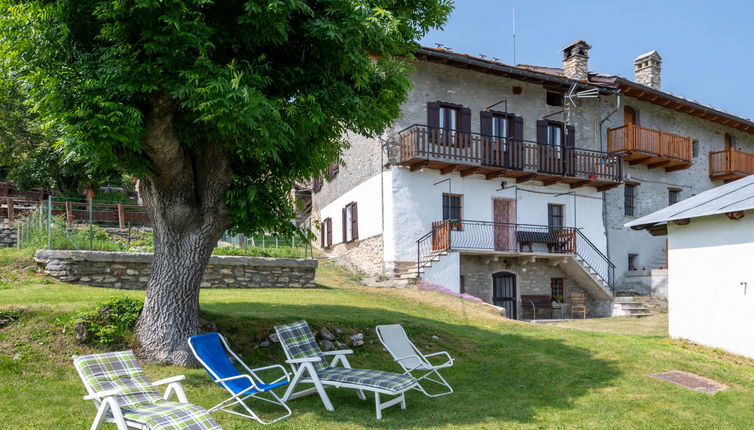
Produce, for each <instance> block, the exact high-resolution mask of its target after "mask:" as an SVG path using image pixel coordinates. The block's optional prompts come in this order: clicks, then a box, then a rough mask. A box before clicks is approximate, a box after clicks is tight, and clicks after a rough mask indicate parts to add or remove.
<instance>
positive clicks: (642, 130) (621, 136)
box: [607, 124, 692, 171]
mask: <svg viewBox="0 0 754 430" xmlns="http://www.w3.org/2000/svg"><path fill="white" fill-rule="evenodd" d="M691 148H692V139H691V138H690V137H684V136H679V135H677V134H673V133H666V132H664V131H662V130H654V129H651V128H646V127H640V126H638V125H635V124H626V125H623V126H620V127H616V128H611V129H608V130H607V150H608V151H609V152H610V153H613V154H621V155H622V156H623V159H624V160H626V161H628V162H629V164H632V165H633V164H646V165H647V167H649V168H654V167H664V168H665V170H667V171H674V170H681V169H687V168H689V167H690V166H691V151H692V149H691Z"/></svg>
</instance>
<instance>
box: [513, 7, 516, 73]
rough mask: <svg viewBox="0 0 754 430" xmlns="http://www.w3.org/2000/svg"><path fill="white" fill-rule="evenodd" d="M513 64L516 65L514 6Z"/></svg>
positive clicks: (514, 13)
mask: <svg viewBox="0 0 754 430" xmlns="http://www.w3.org/2000/svg"><path fill="white" fill-rule="evenodd" d="M513 65H514V66H515V65H516V8H515V7H514V8H513Z"/></svg>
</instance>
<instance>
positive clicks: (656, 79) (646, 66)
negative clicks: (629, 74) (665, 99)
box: [634, 51, 662, 90]
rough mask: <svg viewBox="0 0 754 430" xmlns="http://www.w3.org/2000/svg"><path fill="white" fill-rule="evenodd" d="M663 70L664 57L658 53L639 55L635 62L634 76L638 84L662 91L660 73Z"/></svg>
mask: <svg viewBox="0 0 754 430" xmlns="http://www.w3.org/2000/svg"><path fill="white" fill-rule="evenodd" d="M661 70H662V57H660V54H658V53H657V51H652V52H647V53H646V54H643V55H639V56H638V57H636V59H635V60H634V74H635V75H636V82H637V83H639V84H642V85H646V86H648V87H650V88H654V89H656V90H659V89H660V71H661Z"/></svg>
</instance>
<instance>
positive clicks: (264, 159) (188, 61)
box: [0, 0, 451, 234]
mask: <svg viewBox="0 0 754 430" xmlns="http://www.w3.org/2000/svg"><path fill="white" fill-rule="evenodd" d="M0 8H1V9H2V10H3V11H4V13H3V14H2V15H1V16H0V28H2V29H3V30H2V31H3V33H2V34H0V56H1V57H2V58H1V59H2V60H4V63H6V64H7V65H8V66H9V67H10V68H11V69H12V70H13V72H14V73H15V74H16V77H17V78H18V79H20V80H22V81H23V82H24V83H25V84H26V85H27V86H28V88H30V90H31V95H32V96H33V100H34V102H35V106H36V108H37V109H38V111H39V112H42V113H43V114H44V115H45V118H48V119H49V120H50V121H52V122H54V123H56V124H60V125H61V128H62V133H63V135H64V136H65V139H63V140H62V142H61V148H62V150H63V152H64V153H65V154H66V157H69V158H73V159H76V158H82V159H83V158H85V159H86V160H87V162H88V163H89V164H90V165H92V166H96V167H97V168H99V169H101V170H103V171H108V169H111V168H114V167H118V168H123V169H125V170H126V171H127V172H128V173H133V174H137V175H140V176H151V175H152V174H153V173H154V172H155V171H156V170H158V167H159V166H156V165H154V164H152V163H153V162H154V160H155V159H154V158H153V157H150V156H148V154H147V153H146V150H145V148H144V147H143V146H142V141H143V140H142V138H143V136H144V134H145V131H146V127H147V126H148V125H147V123H146V122H145V118H147V116H148V115H149V114H150V112H152V108H153V107H154V106H155V104H156V103H158V100H159V102H160V103H162V101H163V100H165V99H167V100H168V102H167V103H168V105H169V106H170V109H171V116H170V118H169V119H164V121H163V122H161V123H160V125H166V126H168V130H169V131H172V132H173V133H174V134H175V136H176V137H177V139H178V141H179V142H180V144H181V145H182V150H187V151H190V152H191V153H192V154H194V156H196V157H201V156H202V154H204V153H205V152H204V151H205V150H207V148H208V147H209V144H210V143H212V144H219V145H221V147H222V150H223V153H224V154H226V155H227V157H228V158H229V163H228V167H227V168H228V169H229V171H232V174H233V175H232V179H231V185H230V189H229V190H227V192H226V193H225V203H226V205H227V207H228V209H229V225H228V227H229V228H230V229H231V230H233V231H235V232H244V233H247V234H251V233H254V232H258V231H278V232H281V233H289V232H291V231H292V230H295V229H296V227H295V226H294V225H293V224H291V223H290V222H289V220H291V219H293V215H294V209H293V202H292V200H291V198H290V190H291V188H292V184H293V181H294V180H296V179H302V178H309V177H312V176H314V175H316V174H317V173H318V172H319V171H321V170H323V169H325V168H326V167H327V166H328V165H329V164H330V163H331V162H333V161H335V160H336V159H337V158H338V156H339V154H340V152H341V150H342V148H344V147H345V145H346V143H345V142H344V140H343V136H344V134H345V132H346V131H353V132H356V133H360V134H363V135H366V136H375V135H378V134H380V133H381V132H383V130H384V129H385V127H386V126H388V125H389V124H390V123H391V122H392V121H393V120H394V119H395V118H397V117H398V115H399V113H400V105H401V103H402V102H403V101H404V100H405V99H406V95H407V92H408V89H409V80H408V78H407V72H408V63H407V60H409V59H410V58H411V53H412V52H413V49H414V48H415V47H416V42H415V41H416V40H418V39H419V38H421V37H422V36H423V35H425V34H426V33H427V31H429V30H430V29H431V28H434V27H439V26H441V25H442V23H443V22H444V21H445V20H446V19H447V16H448V14H449V13H450V10H451V1H450V0H403V1H395V0H369V1H363V0H317V1H314V0H279V1H269V0H245V1H244V0H214V1H212V0H186V1H180V2H179V1H156V0H130V1H117V2H115V1H111V0H61V1H56V2H49V1H45V0H27V1H11V0H0ZM168 180H169V179H168Z"/></svg>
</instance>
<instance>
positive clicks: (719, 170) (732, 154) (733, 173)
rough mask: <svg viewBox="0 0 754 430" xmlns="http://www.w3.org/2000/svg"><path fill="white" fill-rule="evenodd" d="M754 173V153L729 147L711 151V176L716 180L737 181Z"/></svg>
mask: <svg viewBox="0 0 754 430" xmlns="http://www.w3.org/2000/svg"><path fill="white" fill-rule="evenodd" d="M752 173H754V154H749V153H748V152H743V151H739V150H738V149H736V148H729V149H726V150H725V151H717V152H710V153H709V177H710V179H712V180H714V181H725V182H730V181H735V180H736V179H741V178H743V177H744V176H748V175H751V174H752Z"/></svg>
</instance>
